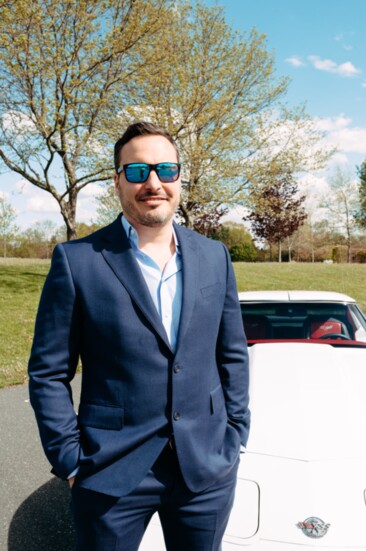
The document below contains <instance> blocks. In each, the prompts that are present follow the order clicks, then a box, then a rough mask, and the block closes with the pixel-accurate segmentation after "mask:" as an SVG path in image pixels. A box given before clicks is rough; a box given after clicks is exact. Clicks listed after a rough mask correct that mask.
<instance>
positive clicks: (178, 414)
mask: <svg viewBox="0 0 366 551" xmlns="http://www.w3.org/2000/svg"><path fill="white" fill-rule="evenodd" d="M173 419H174V421H179V419H180V413H179V411H175V412H174V415H173Z"/></svg>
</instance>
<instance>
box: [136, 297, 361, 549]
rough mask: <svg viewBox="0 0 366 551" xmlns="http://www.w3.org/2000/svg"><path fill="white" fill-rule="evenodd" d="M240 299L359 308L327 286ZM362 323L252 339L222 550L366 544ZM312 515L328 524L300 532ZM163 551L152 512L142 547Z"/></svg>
mask: <svg viewBox="0 0 366 551" xmlns="http://www.w3.org/2000/svg"><path fill="white" fill-rule="evenodd" d="M239 299H240V301H244V302H245V303H248V304H252V303H258V304H261V303H270V302H276V303H283V304H284V305H285V304H287V305H288V304H289V303H291V302H293V303H312V304H323V305H324V303H329V304H344V305H346V306H349V307H350V308H354V309H356V308H357V305H356V302H355V301H354V300H353V299H352V298H351V297H348V296H347V295H343V294H341V293H331V292H323V291H258V292H257V291H253V292H246V293H239ZM357 315H358V314H357ZM359 315H360V316H361V318H364V314H363V313H362V312H361V310H359ZM361 325H362V328H361V329H360V328H358V329H357V331H358V334H359V335H358V336H356V335H355V337H354V338H355V339H356V338H357V341H355V340H352V341H341V340H331V339H328V338H327V339H326V340H322V339H319V340H316V339H315V340H314V339H313V340H311V339H309V340H306V339H300V340H296V339H292V338H289V339H286V338H284V339H269V340H265V339H259V340H257V341H256V340H252V341H249V344H250V346H249V356H250V409H251V412H252V425H251V430H250V436H249V441H248V446H247V450H246V452H245V453H243V454H242V455H241V462H240V466H239V471H238V484H237V490H236V497H235V503H234V507H233V511H232V514H231V517H230V520H229V524H228V526H227V529H226V532H225V535H224V540H223V544H222V551H239V550H240V549H248V550H252V551H300V550H301V549H304V550H306V549H309V550H310V549H317V550H318V551H329V550H332V549H334V550H335V551H347V550H355V549H357V550H364V551H366V504H365V494H366V346H365V342H362V341H363V340H364V339H365V332H364V328H363V327H364V322H363V321H362V319H361ZM355 332H356V331H355ZM359 341H361V342H359ZM312 517H318V518H319V519H321V520H322V521H324V523H325V524H326V525H327V528H326V529H325V533H324V535H322V537H319V538H314V537H309V535H306V533H304V531H303V529H302V527H303V524H301V523H304V522H305V521H307V519H309V518H310V519H311V518H312ZM164 549H165V546H164V539H163V536H162V532H161V528H160V523H159V519H158V516H157V515H154V517H153V519H152V521H151V523H150V525H149V527H148V530H147V532H146V534H145V537H144V540H143V542H142V545H141V547H140V551H164Z"/></svg>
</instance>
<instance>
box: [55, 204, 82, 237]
mask: <svg viewBox="0 0 366 551" xmlns="http://www.w3.org/2000/svg"><path fill="white" fill-rule="evenodd" d="M77 197H78V196H77V193H70V194H69V200H68V201H61V202H60V203H59V205H60V210H61V215H62V218H63V219H64V222H65V225H66V236H67V240H68V241H71V240H72V239H75V238H76V204H77Z"/></svg>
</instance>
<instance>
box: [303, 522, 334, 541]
mask: <svg viewBox="0 0 366 551" xmlns="http://www.w3.org/2000/svg"><path fill="white" fill-rule="evenodd" d="M297 526H298V527H299V528H300V529H301V530H302V532H303V534H305V536H308V537H309V538H322V537H323V536H325V534H326V533H327V532H328V528H329V526H330V524H326V523H325V522H324V521H323V520H321V519H320V518H318V517H309V518H307V519H306V520H304V521H303V522H298V523H297Z"/></svg>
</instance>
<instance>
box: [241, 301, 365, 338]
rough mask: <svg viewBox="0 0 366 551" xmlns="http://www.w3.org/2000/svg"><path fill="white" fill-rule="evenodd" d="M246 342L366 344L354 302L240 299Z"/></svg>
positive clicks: (363, 329) (362, 321) (363, 319)
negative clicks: (285, 301)
mask: <svg viewBox="0 0 366 551" xmlns="http://www.w3.org/2000/svg"><path fill="white" fill-rule="evenodd" d="M241 311H242V317H243V323H244V329H245V333H246V336H247V339H248V342H249V343H250V342H253V341H254V342H258V341H265V340H285V341H286V340H307V341H316V342H319V341H320V342H324V343H327V344H329V343H330V341H331V344H337V345H339V344H359V345H362V343H363V344H364V345H365V346H366V319H365V316H364V314H363V313H362V312H361V310H360V309H359V308H358V307H357V306H356V305H355V304H343V303H317V302H288V303H283V302H242V303H241Z"/></svg>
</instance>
